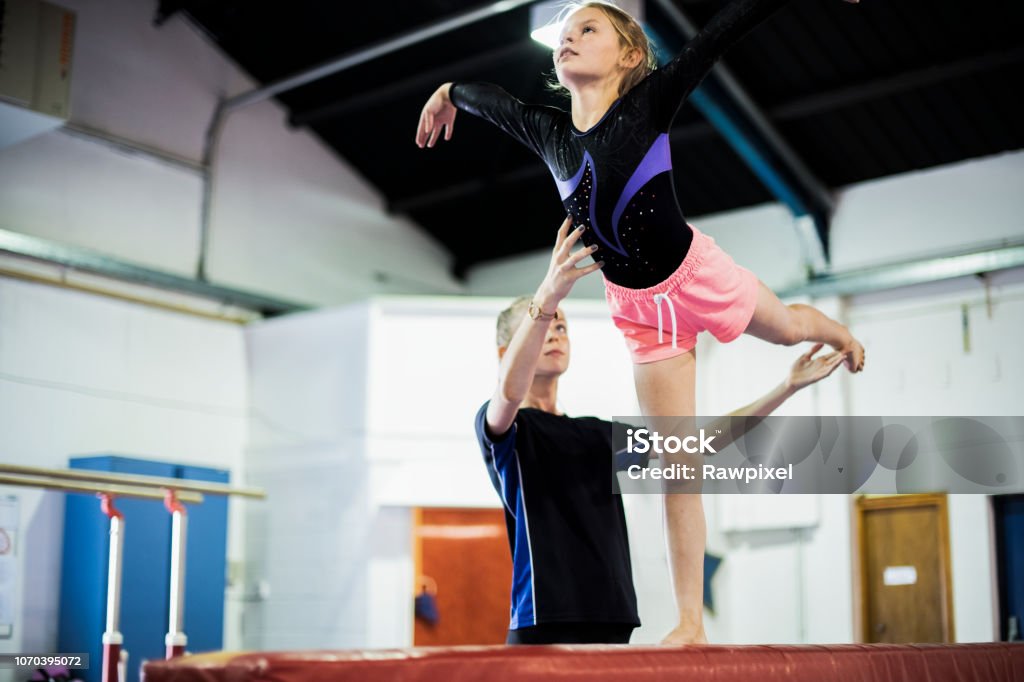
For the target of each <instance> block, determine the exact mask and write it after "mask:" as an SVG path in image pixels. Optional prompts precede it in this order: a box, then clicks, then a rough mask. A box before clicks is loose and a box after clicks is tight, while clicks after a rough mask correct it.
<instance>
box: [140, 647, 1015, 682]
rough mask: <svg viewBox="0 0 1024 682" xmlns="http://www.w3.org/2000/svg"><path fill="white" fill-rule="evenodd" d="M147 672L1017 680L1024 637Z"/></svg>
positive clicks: (324, 659) (252, 678) (234, 678)
mask: <svg viewBox="0 0 1024 682" xmlns="http://www.w3.org/2000/svg"><path fill="white" fill-rule="evenodd" d="M143 673H144V676H145V681H146V682H269V681H271V680H272V681H273V682H299V681H300V680H303V681H305V680H325V681H329V682H343V681H346V680H353V681H355V680H358V681H359V682H376V681H380V682H384V681H388V682H390V681H392V680H396V681H402V680H407V681H410V682H411V681H412V680H417V681H418V680H444V681H445V682H470V681H474V682H475V681H477V680H480V681H481V682H483V681H485V680H486V681H487V682H492V681H493V682H504V681H506V680H508V681H509V682H511V681H514V682H541V681H542V680H544V681H545V682H546V681H547V680H553V679H554V680H558V681H559V682H619V681H621V680H629V681H630V682H668V681H669V680H672V682H678V681H679V680H715V682H751V680H756V681H757V682H818V681H819V680H851V681H852V680H856V681H857V682H922V681H924V680H927V681H928V682H947V681H949V682H953V681H954V680H956V681H957V682H982V681H984V682H1011V680H1022V679H1024V643H993V644H902V645H901V644H831V645H821V646H806V645H804V646H774V645H772V646H688V647H649V646H644V647H640V646H622V645H619V646H603V645H600V646H595V645H586V646H584V645H574V646H511V647H510V646H475V647H474V646H460V647H424V648H414V649H381V650H363V651H309V652H302V651H292V652H280V653H230V652H215V653H211V654H201V655H198V656H183V657H180V658H175V659H172V660H167V661H153V662H148V663H146V664H145V665H144V666H143Z"/></svg>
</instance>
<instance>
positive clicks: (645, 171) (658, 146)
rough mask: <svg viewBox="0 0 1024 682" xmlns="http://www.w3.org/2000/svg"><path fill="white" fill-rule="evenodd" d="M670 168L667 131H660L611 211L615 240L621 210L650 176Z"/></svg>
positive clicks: (670, 156)
mask: <svg viewBox="0 0 1024 682" xmlns="http://www.w3.org/2000/svg"><path fill="white" fill-rule="evenodd" d="M670 170H672V150H671V148H670V147H669V142H668V133H662V134H661V135H658V137H657V138H656V139H655V140H654V143H653V144H651V148H650V149H648V150H647V153H646V154H645V155H644V158H643V161H641V162H640V165H639V166H637V167H636V170H635V171H633V175H632V177H630V178H629V182H627V183H626V189H624V190H622V195H621V196H620V197H619V201H618V203H616V204H615V210H614V211H612V232H614V234H615V239H616V241H618V239H619V218H621V217H622V212H623V211H625V210H626V206H628V205H629V202H630V201H631V200H632V199H633V197H634V196H636V193H637V192H639V191H640V188H641V187H643V186H644V185H646V184H647V183H648V182H650V181H651V178H653V177H654V176H655V175H659V174H661V173H664V172H665V171H670Z"/></svg>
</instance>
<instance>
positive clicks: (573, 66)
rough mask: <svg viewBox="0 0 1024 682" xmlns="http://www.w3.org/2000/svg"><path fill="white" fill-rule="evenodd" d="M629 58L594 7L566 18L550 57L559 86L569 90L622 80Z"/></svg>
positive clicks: (601, 13)
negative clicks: (610, 80) (593, 83)
mask: <svg viewBox="0 0 1024 682" xmlns="http://www.w3.org/2000/svg"><path fill="white" fill-rule="evenodd" d="M630 56H631V55H630V53H629V51H628V50H626V48H625V47H624V46H623V44H622V39H621V38H620V37H619V34H618V32H617V31H616V30H615V27H614V26H612V23H611V21H610V20H609V19H608V15H606V14H605V13H604V12H603V11H601V10H600V9H598V8H596V7H584V8H583V9H580V10H577V11H575V12H573V13H572V14H570V15H569V16H568V18H566V20H565V24H563V26H562V33H561V35H560V36H559V41H558V48H556V49H555V51H554V53H553V58H554V60H555V73H556V74H557V76H558V82H559V83H561V84H562V85H564V86H565V87H567V88H569V89H570V90H571V89H572V87H573V86H579V85H584V84H586V83H589V82H593V81H599V80H602V79H608V78H620V79H621V78H622V76H623V75H624V73H625V71H626V69H627V68H628V67H629V62H630Z"/></svg>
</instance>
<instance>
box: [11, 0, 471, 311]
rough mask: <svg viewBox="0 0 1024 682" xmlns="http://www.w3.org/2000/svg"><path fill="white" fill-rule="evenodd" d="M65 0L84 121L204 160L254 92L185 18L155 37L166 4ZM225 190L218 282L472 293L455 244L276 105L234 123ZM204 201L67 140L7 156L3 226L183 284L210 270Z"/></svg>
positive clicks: (344, 297) (294, 291) (180, 176)
mask: <svg viewBox="0 0 1024 682" xmlns="http://www.w3.org/2000/svg"><path fill="white" fill-rule="evenodd" d="M61 4H63V5H65V6H67V7H69V8H70V9H72V10H74V11H75V12H76V13H77V18H78V23H77V29H76V36H75V54H74V63H73V75H72V90H71V110H72V114H71V120H72V122H73V123H74V124H76V125H79V126H84V127H87V128H90V129H94V130H99V131H102V132H103V133H105V134H108V135H112V136H114V137H117V138H120V139H124V140H127V141H130V142H132V143H134V144H138V145H142V146H145V147H148V148H152V149H155V150H158V151H160V152H161V153H163V154H168V155H170V156H173V157H175V158H179V159H184V160H186V161H189V162H192V163H193V164H196V163H198V161H199V160H200V159H201V158H202V152H203V140H204V136H205V133H206V129H207V126H208V125H209V122H210V119H211V117H212V114H213V110H214V106H215V105H216V102H217V99H218V97H220V96H221V95H233V94H237V93H240V92H243V91H246V90H248V89H250V88H251V87H253V83H252V82H250V81H249V80H248V78H246V77H245V75H244V74H243V73H241V72H240V71H239V70H238V69H237V68H236V67H235V66H234V65H233V64H232V63H230V62H229V61H228V60H227V59H226V58H225V57H224V56H223V55H222V54H221V53H220V52H219V51H218V50H217V49H216V48H215V47H214V46H212V45H211V44H209V43H208V42H207V41H206V39H205V38H204V37H202V36H201V35H200V34H199V33H198V31H196V30H195V29H194V28H192V26H191V25H189V24H187V23H186V21H185V20H184V19H183V18H181V16H180V15H176V16H175V17H173V18H172V19H170V20H169V21H168V22H166V23H165V24H164V25H163V26H162V27H159V28H158V27H155V26H154V25H153V23H152V18H153V13H154V12H155V5H154V4H153V3H148V2H133V1H132V0H109V1H104V2H83V1H81V0H67V1H66V2H63V3H61ZM213 187H214V192H213V209H212V224H211V235H210V250H209V260H208V268H207V271H208V275H209V278H210V280H211V281H214V282H217V283H220V284H225V285H231V286H235V287H238V288H242V289H249V290H253V291H259V292H263V293H267V294H271V295H275V296H278V297H281V298H284V299H289V300H294V301H298V302H305V303H311V304H318V305H325V304H337V303H342V302H347V301H353V300H358V299H361V298H363V297H365V296H366V295H368V294H371V293H376V292H408V293H457V292H458V291H460V290H461V286H460V285H459V283H458V282H456V281H455V280H454V279H453V278H452V276H451V275H450V273H449V268H450V263H451V258H450V257H449V256H448V255H447V254H446V253H445V252H444V251H443V249H442V248H441V247H440V246H439V245H438V244H437V243H436V242H434V241H433V239H432V238H430V237H428V236H427V235H426V233H424V232H423V231H422V230H420V229H419V228H418V227H416V226H414V225H412V224H411V223H409V222H408V221H407V220H405V219H402V218H397V217H393V216H388V215H387V214H386V213H385V212H384V210H383V202H382V200H381V198H380V196H379V195H378V194H377V192H376V191H375V190H374V189H373V188H372V187H370V186H369V185H368V184H367V183H366V182H365V181H364V180H362V178H360V177H359V176H358V175H357V174H356V173H355V172H354V171H353V170H352V169H351V168H350V167H349V166H348V165H347V164H346V163H345V162H344V161H343V160H342V159H339V158H338V157H337V156H336V155H334V153H333V152H331V151H329V150H328V149H327V148H325V146H324V145H323V144H322V143H321V142H320V141H319V139H317V138H315V137H314V136H312V135H311V134H310V133H309V132H307V131H305V130H290V129H288V127H287V126H286V123H285V112H284V110H283V109H282V108H281V107H280V106H278V105H277V104H276V103H274V102H264V103H261V104H257V105H253V106H252V107H250V108H247V109H243V110H241V111H239V112H236V113H234V114H232V115H231V116H229V117H228V119H227V122H226V125H225V127H224V130H223V134H222V137H221V142H220V145H219V147H218V156H217V159H216V162H215V168H214V185H213ZM201 198H202V181H201V177H200V175H199V173H197V171H195V170H194V169H192V168H189V167H187V165H185V166H183V165H180V164H171V163H166V162H163V161H155V160H153V159H152V158H150V157H146V156H140V155H137V154H131V153H126V152H124V151H123V150H118V149H115V148H112V147H110V146H107V145H104V144H99V143H96V142H94V141H88V140H84V139H81V138H79V137H74V136H71V135H69V134H68V133H67V132H62V131H55V132H51V133H47V134H45V135H42V136H39V137H36V138H33V139H30V140H27V141H25V142H22V143H21V144H18V145H14V146H12V147H8V148H6V149H2V150H0V207H2V208H0V229H6V230H11V231H15V232H21V233H25V234H30V235H34V236H39V237H44V238H47V239H51V240H54V241H57V242H61V243H66V244H71V245H75V246H80V247H84V248H89V249H94V250H97V251H100V252H102V253H105V254H109V255H111V256H115V257H117V258H121V259H125V260H128V261H131V262H134V263H139V264H142V265H145V266H148V267H153V268H158V269H162V270H168V271H171V272H174V273H177V274H181V275H186V276H193V275H194V274H195V272H196V266H197V258H198V254H199V234H200V206H201Z"/></svg>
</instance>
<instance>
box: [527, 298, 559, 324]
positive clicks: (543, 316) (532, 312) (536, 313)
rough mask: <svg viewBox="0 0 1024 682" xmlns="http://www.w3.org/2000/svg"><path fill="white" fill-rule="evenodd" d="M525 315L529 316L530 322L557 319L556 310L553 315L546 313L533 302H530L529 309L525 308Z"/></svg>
mask: <svg viewBox="0 0 1024 682" xmlns="http://www.w3.org/2000/svg"><path fill="white" fill-rule="evenodd" d="M526 314H527V315H529V316H530V319H531V320H553V319H555V318H556V317H558V311H557V310H556V311H555V312H553V313H546V312H544V311H543V310H541V309H540V306H539V305H537V304H536V303H534V302H533V301H530V307H529V308H527V310H526Z"/></svg>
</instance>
